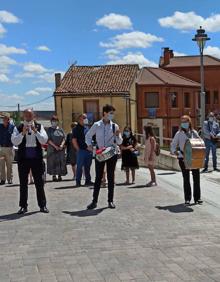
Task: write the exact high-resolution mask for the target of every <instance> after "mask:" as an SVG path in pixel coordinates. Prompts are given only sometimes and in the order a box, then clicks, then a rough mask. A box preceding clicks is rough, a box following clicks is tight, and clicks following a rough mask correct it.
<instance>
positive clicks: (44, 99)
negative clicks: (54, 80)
mask: <svg viewBox="0 0 220 282" xmlns="http://www.w3.org/2000/svg"><path fill="white" fill-rule="evenodd" d="M52 97H53V95H51V96H48V97H46V98H43V99H40V100H38V101H34V102H33V103H29V104H24V105H22V104H20V106H21V107H29V106H33V105H36V104H40V103H42V102H44V101H46V100H48V99H50V98H52ZM1 107H3V108H17V104H16V105H15V106H12V105H9V106H1Z"/></svg>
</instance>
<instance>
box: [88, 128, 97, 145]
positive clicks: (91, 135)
mask: <svg viewBox="0 0 220 282" xmlns="http://www.w3.org/2000/svg"><path fill="white" fill-rule="evenodd" d="M96 129H97V125H96V124H95V123H94V124H93V126H92V127H91V128H90V129H89V131H88V132H87V133H86V144H87V145H88V147H89V149H90V150H91V149H92V138H93V136H94V135H95V134H96Z"/></svg>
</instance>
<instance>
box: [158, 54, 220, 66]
mask: <svg viewBox="0 0 220 282" xmlns="http://www.w3.org/2000/svg"><path fill="white" fill-rule="evenodd" d="M203 59H204V66H220V60H219V59H217V58H215V57H213V56H210V55H204V58H203ZM163 63H164V58H163V57H160V63H159V64H160V66H162V67H165V68H176V67H199V66H200V56H174V57H173V58H170V63H169V64H168V65H163Z"/></svg>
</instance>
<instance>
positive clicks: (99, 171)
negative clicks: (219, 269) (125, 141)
mask: <svg viewBox="0 0 220 282" xmlns="http://www.w3.org/2000/svg"><path fill="white" fill-rule="evenodd" d="M114 112H115V109H114V107H113V106H111V105H105V106H104V107H103V118H102V119H101V120H100V121H98V122H95V123H94V124H93V126H92V127H91V128H90V130H89V131H88V133H87V134H86V143H87V145H88V149H89V150H91V151H92V150H93V146H92V139H93V137H94V136H95V137H96V143H97V148H98V149H102V148H107V147H111V146H117V145H121V143H122V137H121V133H120V130H119V126H118V125H117V124H115V123H113V122H112V120H113V119H114ZM116 151H117V148H116ZM116 163H117V154H115V155H114V156H112V157H111V158H110V159H108V160H107V161H102V162H100V161H98V160H97V159H96V161H95V168H96V179H95V184H94V192H93V201H92V203H91V204H90V205H88V207H87V209H95V208H96V207H97V202H98V196H99V191H100V187H101V182H102V177H103V172H104V167H105V164H106V166H107V178H108V205H109V208H111V209H114V208H115V204H114V201H113V199H114V181H115V167H116Z"/></svg>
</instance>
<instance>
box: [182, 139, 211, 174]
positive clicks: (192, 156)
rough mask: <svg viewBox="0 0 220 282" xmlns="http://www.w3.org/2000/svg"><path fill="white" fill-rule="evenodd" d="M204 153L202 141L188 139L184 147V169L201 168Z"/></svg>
mask: <svg viewBox="0 0 220 282" xmlns="http://www.w3.org/2000/svg"><path fill="white" fill-rule="evenodd" d="M205 151H206V149H205V143H204V141H203V140H202V139H198V138H197V139H196V138H191V139H188V140H187V141H186V144H185V147H184V162H185V166H186V169H198V168H203V167H204V161H205Z"/></svg>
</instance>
